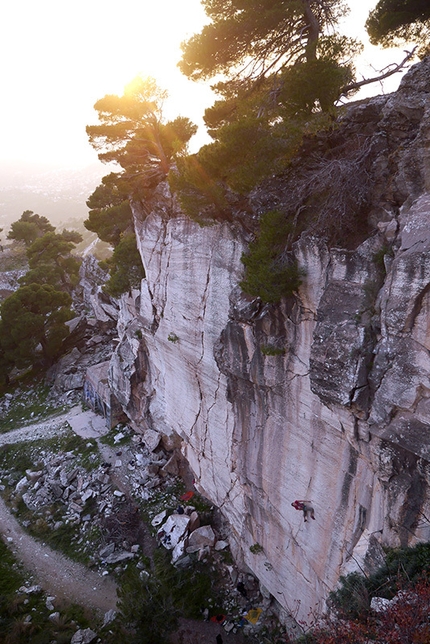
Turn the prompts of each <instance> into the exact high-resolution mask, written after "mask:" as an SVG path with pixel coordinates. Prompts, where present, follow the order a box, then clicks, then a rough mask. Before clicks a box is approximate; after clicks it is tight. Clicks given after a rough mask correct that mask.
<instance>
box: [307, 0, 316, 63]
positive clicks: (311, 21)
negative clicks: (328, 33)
mask: <svg viewBox="0 0 430 644" xmlns="http://www.w3.org/2000/svg"><path fill="white" fill-rule="evenodd" d="M304 15H305V19H306V22H307V34H308V42H307V44H306V50H305V55H306V62H308V63H309V62H310V61H311V60H316V57H317V44H318V38H319V35H320V24H319V22H318V19H317V17H316V16H315V14H314V12H313V11H312V9H311V5H310V2H309V0H305V2H304Z"/></svg>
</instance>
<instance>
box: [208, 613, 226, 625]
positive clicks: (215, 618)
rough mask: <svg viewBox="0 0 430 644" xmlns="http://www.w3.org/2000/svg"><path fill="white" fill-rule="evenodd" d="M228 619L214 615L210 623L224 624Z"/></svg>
mask: <svg viewBox="0 0 430 644" xmlns="http://www.w3.org/2000/svg"><path fill="white" fill-rule="evenodd" d="M226 619H227V617H226V616H225V615H213V617H211V619H210V621H211V622H216V623H217V624H222V623H223V621H224V620H226Z"/></svg>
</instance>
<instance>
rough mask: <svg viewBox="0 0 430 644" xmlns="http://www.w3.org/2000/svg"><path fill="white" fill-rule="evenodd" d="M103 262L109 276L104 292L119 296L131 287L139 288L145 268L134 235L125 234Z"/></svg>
mask: <svg viewBox="0 0 430 644" xmlns="http://www.w3.org/2000/svg"><path fill="white" fill-rule="evenodd" d="M104 264H105V265H107V266H108V267H109V271H110V278H109V280H108V281H107V282H106V284H105V286H104V290H105V292H106V293H108V294H109V295H112V297H119V296H120V295H121V294H122V293H126V292H127V291H131V289H133V288H139V286H140V282H141V280H142V279H143V278H144V277H145V269H144V268H143V265H142V260H141V257H140V253H139V251H138V249H137V245H136V235H134V234H133V233H128V234H125V235H124V236H123V237H122V238H121V240H120V242H119V244H118V245H117V246H116V248H115V250H114V252H113V255H112V257H111V258H109V259H107V260H106V261H105V262H104Z"/></svg>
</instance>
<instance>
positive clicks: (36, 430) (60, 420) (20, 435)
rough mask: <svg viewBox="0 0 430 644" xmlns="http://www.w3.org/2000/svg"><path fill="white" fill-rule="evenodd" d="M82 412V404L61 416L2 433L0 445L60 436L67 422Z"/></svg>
mask: <svg viewBox="0 0 430 644" xmlns="http://www.w3.org/2000/svg"><path fill="white" fill-rule="evenodd" d="M81 413H82V409H81V406H80V405H77V406H76V407H72V409H69V411H67V412H66V413H65V414H61V415H60V416H54V417H53V418H48V419H47V420H43V421H41V422H39V423H34V424H33V425H25V426H24V427H18V428H17V429H12V430H11V431H10V432H5V433H2V434H0V445H5V444H6V443H21V442H22V441H28V440H32V441H35V440H37V439H39V438H51V437H52V436H58V432H59V431H61V430H62V429H63V428H64V429H66V422H68V421H69V420H71V419H72V418H73V417H74V416H78V415H79V414H81Z"/></svg>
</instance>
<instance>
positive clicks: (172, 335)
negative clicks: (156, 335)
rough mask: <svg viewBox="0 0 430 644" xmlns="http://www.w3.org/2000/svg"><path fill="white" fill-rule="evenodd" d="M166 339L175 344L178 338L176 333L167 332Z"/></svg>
mask: <svg viewBox="0 0 430 644" xmlns="http://www.w3.org/2000/svg"><path fill="white" fill-rule="evenodd" d="M167 339H168V341H169V342H173V343H174V344H176V342H179V338H178V336H177V335H176V333H169V335H168V336H167Z"/></svg>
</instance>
